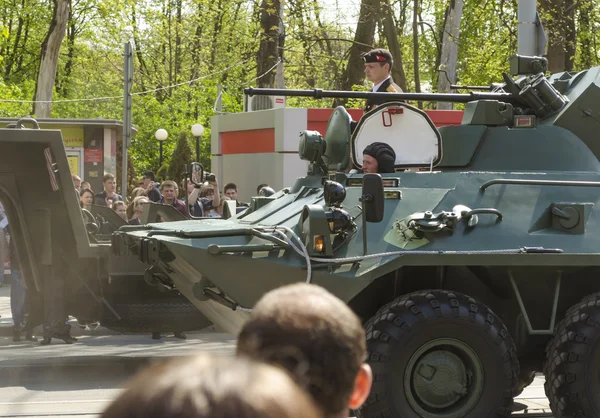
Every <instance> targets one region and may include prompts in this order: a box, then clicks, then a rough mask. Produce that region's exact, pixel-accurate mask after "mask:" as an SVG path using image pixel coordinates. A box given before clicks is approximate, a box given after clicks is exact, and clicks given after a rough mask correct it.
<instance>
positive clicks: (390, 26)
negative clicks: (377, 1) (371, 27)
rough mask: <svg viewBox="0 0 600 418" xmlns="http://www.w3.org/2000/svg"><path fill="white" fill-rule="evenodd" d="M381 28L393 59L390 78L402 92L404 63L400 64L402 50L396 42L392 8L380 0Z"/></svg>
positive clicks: (404, 88)
mask: <svg viewBox="0 0 600 418" xmlns="http://www.w3.org/2000/svg"><path fill="white" fill-rule="evenodd" d="M382 1H383V2H382V9H383V10H382V12H383V13H382V14H383V28H384V31H385V38H386V39H387V43H388V48H390V52H391V54H392V57H394V66H393V68H392V78H393V79H394V82H396V83H397V84H398V85H399V86H400V88H401V89H402V90H404V91H406V90H407V88H406V74H405V73H404V63H403V62H402V49H401V48H400V42H398V33H397V32H396V27H397V25H396V22H395V19H394V15H393V14H392V8H391V6H390V1H389V0H382Z"/></svg>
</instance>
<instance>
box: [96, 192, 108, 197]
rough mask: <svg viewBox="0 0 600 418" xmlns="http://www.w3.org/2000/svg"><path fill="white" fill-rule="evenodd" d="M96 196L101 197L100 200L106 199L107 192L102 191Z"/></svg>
mask: <svg viewBox="0 0 600 418" xmlns="http://www.w3.org/2000/svg"><path fill="white" fill-rule="evenodd" d="M94 196H95V197H100V198H105V197H106V192H105V191H101V192H100V193H96V194H95V195H94Z"/></svg>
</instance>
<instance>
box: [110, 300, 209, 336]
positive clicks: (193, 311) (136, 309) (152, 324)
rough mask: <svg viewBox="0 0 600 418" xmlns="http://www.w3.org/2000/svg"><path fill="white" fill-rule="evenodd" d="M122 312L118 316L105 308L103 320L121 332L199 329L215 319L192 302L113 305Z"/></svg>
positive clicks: (118, 311)
mask: <svg viewBox="0 0 600 418" xmlns="http://www.w3.org/2000/svg"><path fill="white" fill-rule="evenodd" d="M112 307H113V308H114V309H115V310H116V311H117V313H118V314H119V315H120V316H121V320H118V319H117V318H116V317H115V316H114V315H113V314H112V313H111V312H110V310H109V309H105V310H104V315H103V319H101V320H100V324H101V325H102V326H104V327H106V328H109V329H112V330H114V331H118V332H134V333H137V332H173V331H196V330H201V329H203V328H206V327H207V326H209V325H211V322H210V321H208V319H206V317H205V316H204V315H203V314H202V313H201V312H200V311H199V310H198V309H197V308H196V307H195V306H194V305H193V304H192V303H190V302H188V301H187V300H184V301H170V302H164V301H162V302H159V301H156V302H155V301H148V302H145V303H128V304H116V305H113V306H112Z"/></svg>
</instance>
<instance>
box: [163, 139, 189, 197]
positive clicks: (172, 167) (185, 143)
mask: <svg viewBox="0 0 600 418" xmlns="http://www.w3.org/2000/svg"><path fill="white" fill-rule="evenodd" d="M189 135H190V134H188V133H187V132H186V131H181V132H180V133H179V138H178V139H177V144H176V145H175V149H174V150H173V154H172V155H171V158H170V161H169V166H168V169H167V178H169V179H170V180H174V181H175V182H176V183H177V184H179V185H181V182H182V180H183V173H184V172H185V170H186V167H189V164H190V163H191V162H192V159H193V155H194V153H193V151H192V146H191V143H190V138H189ZM183 192H184V193H185V190H183Z"/></svg>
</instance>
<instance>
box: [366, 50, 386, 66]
mask: <svg viewBox="0 0 600 418" xmlns="http://www.w3.org/2000/svg"><path fill="white" fill-rule="evenodd" d="M392 60H393V58H392V54H390V51H388V50H387V49H382V48H379V49H373V50H371V51H369V52H367V53H366V54H365V55H363V61H364V62H381V63H384V64H385V63H388V62H390V61H392Z"/></svg>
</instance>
